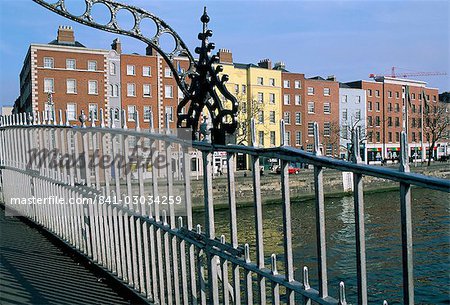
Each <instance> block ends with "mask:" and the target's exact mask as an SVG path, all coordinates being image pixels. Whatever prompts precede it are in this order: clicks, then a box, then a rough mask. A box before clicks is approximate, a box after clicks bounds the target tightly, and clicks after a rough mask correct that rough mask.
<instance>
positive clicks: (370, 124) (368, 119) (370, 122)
mask: <svg viewBox="0 0 450 305" xmlns="http://www.w3.org/2000/svg"><path fill="white" fill-rule="evenodd" d="M367 125H368V126H373V122H372V117H371V116H368V117H367Z"/></svg>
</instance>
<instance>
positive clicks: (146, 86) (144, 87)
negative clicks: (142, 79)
mask: <svg viewBox="0 0 450 305" xmlns="http://www.w3.org/2000/svg"><path fill="white" fill-rule="evenodd" d="M142 91H143V94H144V97H151V96H152V86H151V85H150V84H144V85H142Z"/></svg>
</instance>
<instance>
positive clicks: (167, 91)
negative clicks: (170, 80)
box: [164, 85, 173, 98]
mask: <svg viewBox="0 0 450 305" xmlns="http://www.w3.org/2000/svg"><path fill="white" fill-rule="evenodd" d="M164 96H165V97H166V98H173V86H170V85H166V86H165V87H164Z"/></svg>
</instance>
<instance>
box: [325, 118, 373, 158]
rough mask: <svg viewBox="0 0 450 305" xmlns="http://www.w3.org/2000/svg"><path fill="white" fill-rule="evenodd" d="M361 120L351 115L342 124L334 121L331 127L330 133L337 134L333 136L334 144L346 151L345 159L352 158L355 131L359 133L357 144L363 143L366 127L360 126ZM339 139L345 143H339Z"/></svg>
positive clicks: (365, 138) (365, 137)
mask: <svg viewBox="0 0 450 305" xmlns="http://www.w3.org/2000/svg"><path fill="white" fill-rule="evenodd" d="M362 123H363V120H362V119H361V118H357V117H355V116H352V117H351V118H350V120H347V121H346V122H345V123H344V124H342V125H339V123H337V122H334V123H333V124H332V127H331V133H332V134H334V135H337V136H335V137H334V138H333V140H334V143H333V144H334V145H337V146H338V147H341V148H343V149H345V150H346V151H347V160H349V161H350V160H352V158H353V142H354V141H353V135H354V133H355V132H358V133H359V145H361V144H363V143H364V142H365V141H366V140H367V130H366V128H361V126H362V125H363V124H362ZM330 139H331V138H330ZM341 140H345V142H346V143H345V144H344V145H343V144H341V142H342V141H341Z"/></svg>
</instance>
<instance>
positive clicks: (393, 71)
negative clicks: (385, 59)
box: [369, 67, 447, 78]
mask: <svg viewBox="0 0 450 305" xmlns="http://www.w3.org/2000/svg"><path fill="white" fill-rule="evenodd" d="M396 68H397V69H402V70H407V69H403V68H399V67H392V68H391V74H388V75H382V74H373V73H372V74H369V77H370V78H376V77H378V76H387V77H393V78H397V77H410V76H435V75H447V73H445V72H415V71H413V72H400V73H399V72H396V71H395V69H396Z"/></svg>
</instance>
